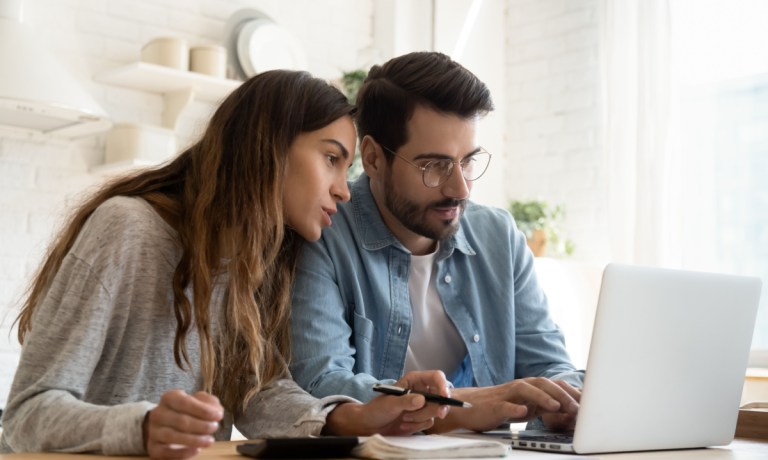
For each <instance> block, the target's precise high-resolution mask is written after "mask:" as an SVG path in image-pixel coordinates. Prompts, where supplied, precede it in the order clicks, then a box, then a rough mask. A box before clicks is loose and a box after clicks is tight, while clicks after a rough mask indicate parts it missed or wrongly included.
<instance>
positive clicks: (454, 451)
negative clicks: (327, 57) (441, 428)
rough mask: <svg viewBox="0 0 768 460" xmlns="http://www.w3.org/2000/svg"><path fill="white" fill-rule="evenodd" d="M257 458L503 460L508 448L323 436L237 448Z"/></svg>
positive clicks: (478, 442) (433, 438)
mask: <svg viewBox="0 0 768 460" xmlns="http://www.w3.org/2000/svg"><path fill="white" fill-rule="evenodd" d="M237 451H238V452H239V453H240V454H241V455H244V456H248V457H254V458H342V457H350V456H352V457H359V458H370V459H381V460H383V459H406V458H409V459H410V458H415V459H419V458H421V459H433V458H467V457H504V456H506V455H507V454H508V453H509V452H510V446H509V445H508V444H504V443H501V442H499V441H495V440H492V439H489V440H486V439H469V438H461V437H454V436H446V435H423V436H422V435H415V436H381V435H373V436H366V437H354V436H321V437H308V438H271V439H254V440H251V441H248V442H246V443H244V444H240V445H238V446H237Z"/></svg>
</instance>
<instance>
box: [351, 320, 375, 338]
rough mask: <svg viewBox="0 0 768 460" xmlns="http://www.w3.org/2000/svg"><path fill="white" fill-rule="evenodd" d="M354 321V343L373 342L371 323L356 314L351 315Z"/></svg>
mask: <svg viewBox="0 0 768 460" xmlns="http://www.w3.org/2000/svg"><path fill="white" fill-rule="evenodd" d="M353 315H354V321H355V325H354V326H355V342H359V341H363V342H365V343H368V344H370V343H371V341H372V340H373V321H371V320H370V319H368V318H366V317H365V316H362V315H360V314H358V313H353Z"/></svg>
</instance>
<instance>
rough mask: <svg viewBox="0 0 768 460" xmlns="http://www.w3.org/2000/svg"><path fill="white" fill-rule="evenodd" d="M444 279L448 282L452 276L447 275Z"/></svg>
mask: <svg viewBox="0 0 768 460" xmlns="http://www.w3.org/2000/svg"><path fill="white" fill-rule="evenodd" d="M443 279H444V280H445V282H446V283H450V282H451V279H452V278H451V275H445V278H443Z"/></svg>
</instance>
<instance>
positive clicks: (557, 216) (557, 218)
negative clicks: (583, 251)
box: [508, 200, 574, 257]
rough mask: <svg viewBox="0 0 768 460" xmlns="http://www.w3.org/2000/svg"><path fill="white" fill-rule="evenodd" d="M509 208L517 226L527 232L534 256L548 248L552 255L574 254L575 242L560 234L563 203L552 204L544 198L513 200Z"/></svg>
mask: <svg viewBox="0 0 768 460" xmlns="http://www.w3.org/2000/svg"><path fill="white" fill-rule="evenodd" d="M508 209H509V212H510V213H511V214H512V217H514V219H515V222H516V223H517V227H518V228H519V229H520V230H521V231H522V232H523V233H524V234H525V237H526V239H527V240H528V247H530V248H531V251H533V255H534V256H536V257H540V256H543V255H544V254H546V252H547V249H548V248H549V249H550V251H549V252H550V254H552V255H566V256H570V255H571V254H573V250H574V245H573V242H572V241H570V240H568V239H564V238H562V236H561V235H560V233H561V230H560V224H561V223H562V221H563V218H564V217H565V210H564V208H563V207H562V206H561V205H556V206H550V205H549V203H547V202H546V201H542V200H531V201H518V200H511V201H510V202H509V207H508Z"/></svg>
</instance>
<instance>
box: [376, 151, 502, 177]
mask: <svg viewBox="0 0 768 460" xmlns="http://www.w3.org/2000/svg"><path fill="white" fill-rule="evenodd" d="M379 145H381V147H382V148H383V149H384V150H386V151H387V152H389V153H391V154H392V155H394V156H395V157H396V158H400V159H401V160H403V161H405V162H406V163H408V164H409V165H411V166H413V167H415V168H419V169H421V182H422V183H423V184H424V186H425V187H427V188H437V187H440V186H441V185H443V184H444V183H446V182H448V179H450V178H451V176H452V175H453V169H454V168H455V167H456V165H457V164H458V165H459V169H460V170H461V177H462V178H464V180H465V181H467V182H474V181H476V180H478V179H480V178H481V177H483V175H484V174H485V172H486V171H488V166H489V165H490V164H491V158H492V157H493V154H492V153H491V152H489V151H487V150H485V148H484V147H482V146H480V149H479V150H478V151H477V152H474V153H470V154H469V155H467V156H465V157H464V158H462V159H461V160H451V159H449V158H440V159H438V160H430V161H428V162H427V163H426V164H425V165H424V166H419V165H417V164H416V163H414V162H412V161H411V160H409V159H407V158H405V157H404V156H402V155H400V154H399V153H397V152H395V151H394V150H392V149H391V148H389V147H387V146H386V145H384V144H379ZM480 153H485V154H487V155H488V163H486V165H485V169H483V172H481V173H480V174H479V175H478V176H477V177H475V178H474V179H467V176H465V175H464V165H462V162H463V161H464V160H466V159H467V158H470V157H471V156H473V155H477V154H480ZM440 161H450V162H451V167H450V169H449V170H448V173H447V174H445V175H443V176H440V181H439V182H438V183H437V184H435V185H429V184H427V169H429V165H430V164H432V163H436V162H440Z"/></svg>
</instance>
